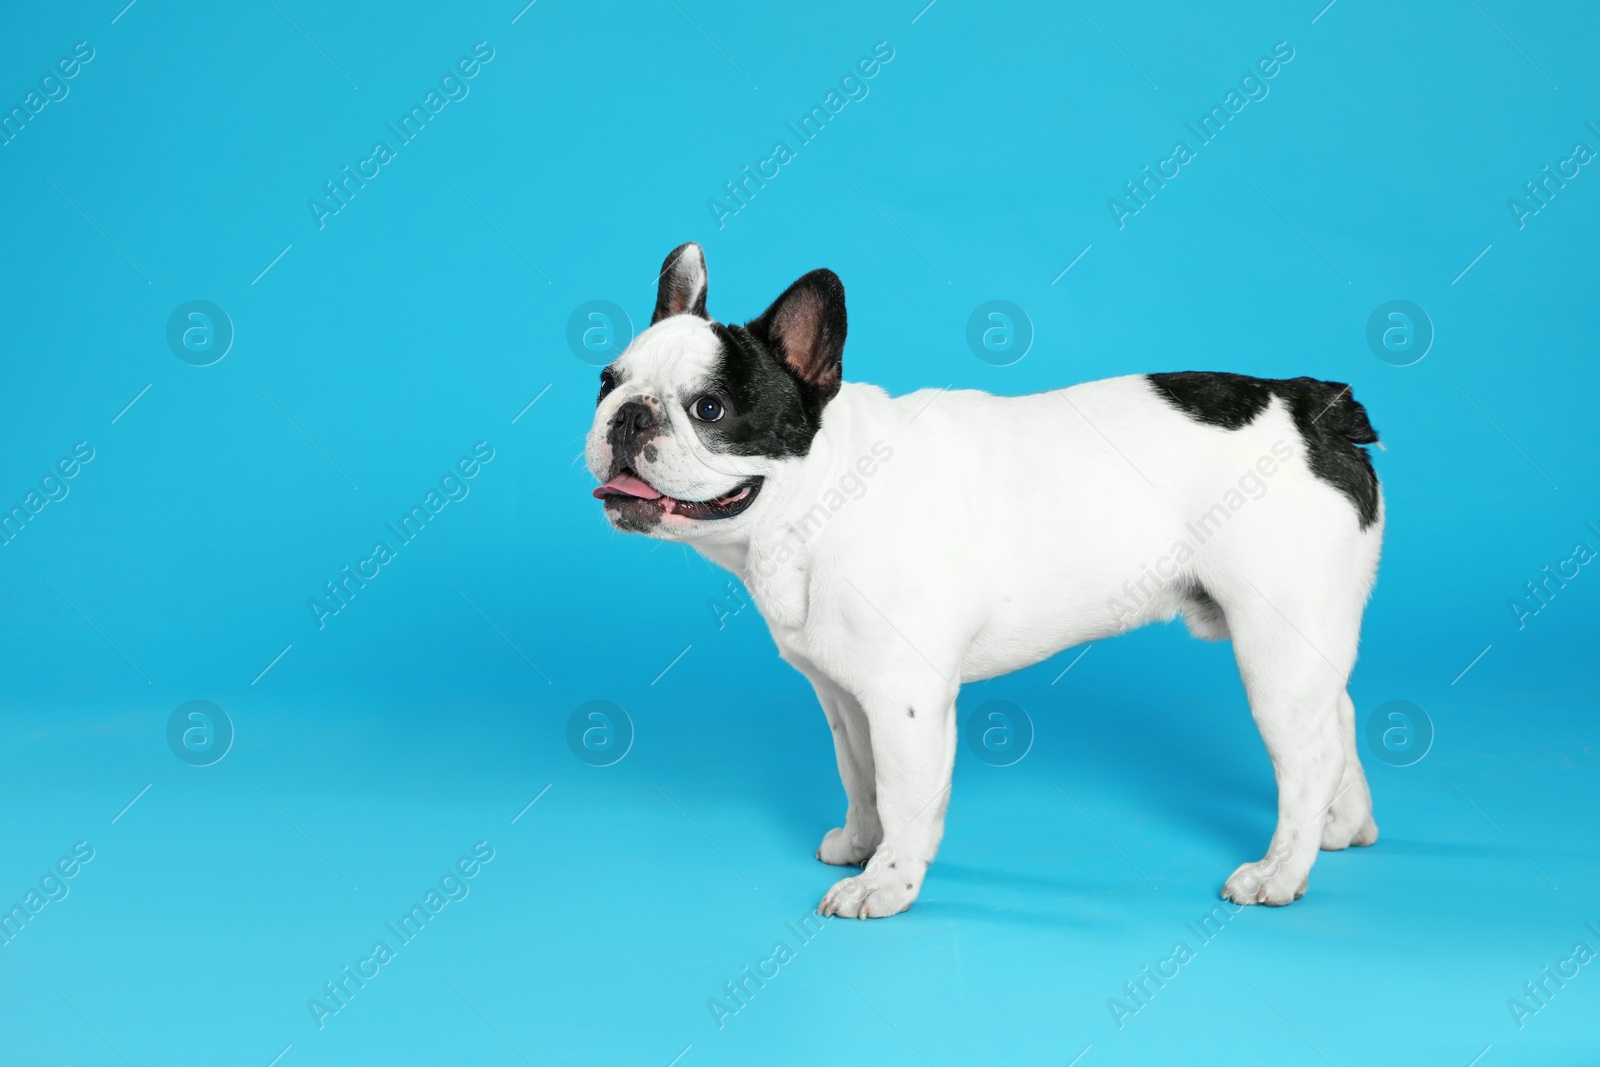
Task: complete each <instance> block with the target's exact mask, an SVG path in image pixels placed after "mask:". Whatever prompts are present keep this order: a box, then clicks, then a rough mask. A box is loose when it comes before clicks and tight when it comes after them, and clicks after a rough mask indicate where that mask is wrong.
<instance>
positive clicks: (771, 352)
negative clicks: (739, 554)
mask: <svg viewBox="0 0 1600 1067" xmlns="http://www.w3.org/2000/svg"><path fill="white" fill-rule="evenodd" d="M844 336H845V311H844V286H842V285H841V284H840V283H839V279H838V277H837V276H835V275H834V273H833V272H832V271H829V270H814V271H812V272H811V273H810V274H807V275H805V276H804V277H802V278H801V279H800V280H799V281H797V282H795V283H794V284H793V285H791V286H789V288H788V289H787V290H785V292H784V294H783V295H782V296H780V297H778V299H777V300H775V301H773V304H772V306H771V307H769V308H767V310H766V311H764V312H763V313H762V314H761V316H760V317H759V318H756V319H754V320H752V321H750V322H748V323H746V324H745V325H743V326H725V325H723V324H722V323H720V322H717V321H715V320H713V319H712V318H711V317H710V316H709V315H708V314H707V313H706V261H705V255H704V253H703V252H701V250H700V246H699V245H697V244H694V243H693V242H691V243H689V244H685V245H681V246H680V247H678V248H675V249H673V250H672V252H671V254H670V255H668V256H667V259H666V262H665V263H663V264H662V267H661V278H660V290H659V292H658V294H657V296H656V310H655V314H654V315H653V316H652V317H651V319H650V328H649V329H647V330H645V331H644V332H643V333H641V334H639V336H638V337H636V338H634V341H633V343H632V344H630V345H629V346H628V349H627V351H625V352H623V353H622V355H621V356H619V357H617V359H616V361H615V362H613V363H612V364H611V365H610V366H608V367H606V368H605V370H603V371H601V373H600V399H599V402H598V404H597V406H596V408H595V413H594V425H593V427H592V428H591V429H590V430H589V439H588V447H587V450H586V458H587V460H588V464H589V471H590V473H592V474H593V475H594V476H595V477H596V478H598V479H599V480H600V481H601V482H602V483H603V484H602V485H601V486H600V487H599V488H598V489H596V490H595V491H594V495H595V496H596V497H599V498H600V499H601V500H602V501H604V508H605V514H606V518H608V519H609V520H610V521H611V523H612V525H614V526H616V527H617V528H618V529H620V530H629V531H632V532H634V533H645V534H650V535H652V536H656V537H667V538H672V539H682V540H706V541H718V542H726V541H730V540H736V539H738V538H739V535H740V533H741V532H742V530H743V528H744V527H745V526H746V525H747V524H748V523H750V522H751V521H752V513H753V512H758V511H759V509H760V508H761V506H762V504H761V498H762V491H763V488H766V489H767V490H768V495H769V497H770V496H771V495H772V493H771V490H772V488H774V482H775V480H779V479H782V478H783V477H785V475H786V474H791V473H792V472H793V471H794V470H795V469H796V468H797V466H798V465H799V463H800V462H801V461H802V460H803V459H804V457H805V456H806V454H807V453H808V452H809V451H810V450H811V442H812V438H814V437H815V436H816V433H817V430H818V428H819V427H820V426H821V425H822V413H823V409H824V407H826V405H827V403H828V401H829V400H831V399H832V398H833V397H834V395H835V394H837V393H838V392H839V385H840V377H839V375H840V368H841V365H842V360H843V355H844Z"/></svg>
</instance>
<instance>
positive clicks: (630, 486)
mask: <svg viewBox="0 0 1600 1067" xmlns="http://www.w3.org/2000/svg"><path fill="white" fill-rule="evenodd" d="M761 482H762V479H761V477H760V476H759V475H758V476H757V477H754V478H750V479H748V480H746V481H743V482H740V483H739V484H738V485H736V486H734V487H733V488H732V489H730V490H729V491H728V492H726V493H724V494H722V495H721V496H719V497H714V498H712V499H710V500H679V499H678V498H677V497H671V496H667V495H666V494H664V493H662V492H661V491H660V490H659V489H657V488H656V487H655V486H653V485H651V484H650V483H649V482H647V481H645V480H644V479H643V478H641V477H639V476H638V475H637V474H635V473H634V472H633V471H632V470H631V469H629V468H627V467H624V468H622V470H621V471H619V472H618V473H617V474H616V476H615V477H613V478H612V479H611V480H610V481H608V482H606V484H604V485H602V486H600V487H599V488H597V489H596V490H595V491H594V495H595V498H596V499H598V500H603V501H605V506H606V508H607V510H615V511H617V512H619V513H620V514H622V515H626V516H628V517H630V518H635V519H648V518H655V519H664V518H666V517H667V516H669V515H671V516H676V517H678V518H683V519H694V520H697V521H701V522H709V521H712V520H715V519H731V518H733V517H734V516H735V515H738V514H740V513H741V512H743V511H744V510H745V509H746V508H748V507H749V506H750V505H751V504H753V503H755V499H756V494H758V493H760V492H761Z"/></svg>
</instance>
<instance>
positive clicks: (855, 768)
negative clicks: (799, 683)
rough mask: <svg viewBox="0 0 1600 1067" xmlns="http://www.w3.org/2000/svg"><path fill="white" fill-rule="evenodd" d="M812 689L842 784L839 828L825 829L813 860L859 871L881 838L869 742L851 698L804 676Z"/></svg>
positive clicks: (828, 684)
mask: <svg viewBox="0 0 1600 1067" xmlns="http://www.w3.org/2000/svg"><path fill="white" fill-rule="evenodd" d="M807 677H809V678H810V679H811V685H812V687H813V688H814V689H816V691H817V700H818V702H819V703H821V704H822V711H823V714H825V715H827V717H828V727H829V729H830V730H832V732H833V749H834V755H835V756H837V757H838V760H839V781H840V782H841V783H843V785H844V794H845V799H846V801H847V802H848V806H847V807H846V808H845V815H844V825H843V826H836V827H834V828H833V829H832V830H829V831H828V832H827V834H826V835H825V836H824V837H823V839H822V845H821V846H820V847H819V848H818V849H817V859H819V860H821V861H822V862H823V863H831V864H833V865H835V866H838V867H859V866H861V865H862V864H863V863H865V862H866V861H867V859H868V858H869V857H871V855H872V854H873V853H874V852H875V851H877V848H878V845H879V843H880V842H882V840H883V827H882V826H881V825H880V824H879V822H878V783H877V779H876V778H875V777H874V773H873V766H872V744H871V742H870V740H869V739H868V736H867V718H866V715H865V714H864V713H863V712H862V710H861V705H859V704H857V703H856V699H855V697H853V696H851V695H850V694H849V693H847V692H845V691H844V690H843V689H841V688H839V687H838V686H837V685H834V684H833V683H832V682H831V681H829V680H827V679H826V678H823V677H820V676H818V675H814V674H812V673H811V672H809V671H808V672H807Z"/></svg>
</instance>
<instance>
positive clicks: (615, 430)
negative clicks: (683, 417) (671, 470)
mask: <svg viewBox="0 0 1600 1067" xmlns="http://www.w3.org/2000/svg"><path fill="white" fill-rule="evenodd" d="M655 431H656V416H655V412H654V411H652V410H650V406H649V405H648V404H644V403H641V402H640V401H638V400H629V401H628V402H627V403H625V404H623V405H622V406H621V407H619V408H617V411H616V414H614V415H612V416H611V449H612V451H613V453H615V454H616V455H618V456H626V457H629V458H631V457H632V456H634V455H635V454H636V453H637V452H638V451H639V449H640V448H642V447H644V442H645V441H646V440H647V439H649V438H650V437H652V436H653V435H654V434H655Z"/></svg>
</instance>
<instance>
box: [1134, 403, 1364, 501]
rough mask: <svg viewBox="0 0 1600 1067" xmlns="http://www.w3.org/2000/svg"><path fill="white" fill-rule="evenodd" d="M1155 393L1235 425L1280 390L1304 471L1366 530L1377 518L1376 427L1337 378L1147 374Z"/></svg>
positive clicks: (1197, 415) (1203, 418) (1215, 421)
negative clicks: (1342, 501) (1349, 507)
mask: <svg viewBox="0 0 1600 1067" xmlns="http://www.w3.org/2000/svg"><path fill="white" fill-rule="evenodd" d="M1145 377H1146V378H1148V379H1149V380H1150V384H1151V385H1152V386H1154V387H1155V390H1156V392H1157V394H1159V395H1160V396H1161V398H1162V399H1163V400H1165V401H1167V403H1169V404H1171V405H1172V406H1173V407H1175V408H1177V409H1178V410H1180V411H1182V412H1183V413H1184V414H1186V415H1188V416H1189V417H1190V418H1192V419H1194V420H1195V421H1196V422H1203V423H1207V424H1208V425H1211V426H1221V427H1222V428H1223V429H1226V430H1237V429H1239V428H1240V427H1242V426H1247V425H1249V424H1250V423H1251V422H1254V421H1255V419H1256V417H1257V416H1259V415H1260V414H1261V413H1262V412H1263V411H1265V410H1266V409H1267V405H1268V404H1270V403H1271V402H1272V398H1273V397H1274V396H1278V397H1282V398H1283V401H1284V403H1285V405H1286V406H1287V407H1288V409H1289V415H1290V417H1291V418H1293V419H1294V425H1295V429H1297V430H1299V431H1300V438H1301V440H1302V441H1303V442H1304V443H1305V446H1306V463H1307V465H1308V466H1309V467H1310V468H1311V473H1312V474H1314V475H1316V476H1317V477H1318V478H1320V479H1322V480H1323V481H1324V482H1327V483H1328V484H1329V485H1331V486H1333V487H1334V488H1335V489H1337V490H1339V492H1341V493H1343V494H1344V495H1345V497H1346V498H1347V499H1348V500H1349V501H1350V502H1351V503H1352V504H1354V505H1355V508H1356V514H1357V516H1358V517H1359V519H1360V522H1361V529H1363V530H1365V529H1366V528H1367V527H1368V526H1371V525H1372V524H1373V523H1374V522H1376V521H1377V519H1378V476H1377V475H1376V474H1375V473H1373V470H1372V460H1371V458H1369V457H1368V455H1367V450H1366V449H1364V448H1359V447H1357V446H1359V445H1369V444H1372V443H1373V442H1375V441H1377V440H1378V433H1377V431H1376V430H1374V429H1373V428H1372V423H1370V422H1369V421H1367V409H1366V408H1364V407H1362V406H1361V404H1360V403H1358V402H1357V401H1356V399H1355V397H1353V396H1352V395H1351V394H1350V387H1349V386H1348V385H1346V384H1344V383H1343V382H1324V381H1320V380H1318V379H1316V378H1251V377H1249V376H1248V375H1244V374H1227V373H1223V372H1219V371H1180V372H1178V373H1175V374H1147V375H1145Z"/></svg>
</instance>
